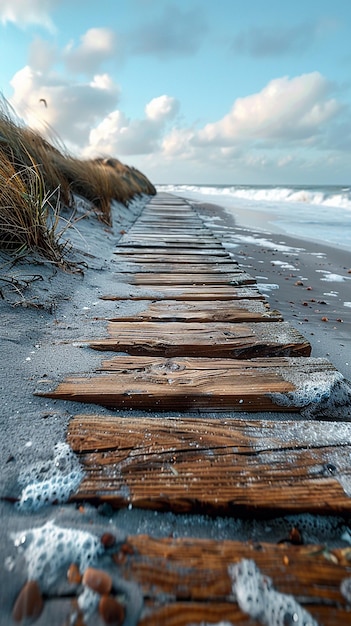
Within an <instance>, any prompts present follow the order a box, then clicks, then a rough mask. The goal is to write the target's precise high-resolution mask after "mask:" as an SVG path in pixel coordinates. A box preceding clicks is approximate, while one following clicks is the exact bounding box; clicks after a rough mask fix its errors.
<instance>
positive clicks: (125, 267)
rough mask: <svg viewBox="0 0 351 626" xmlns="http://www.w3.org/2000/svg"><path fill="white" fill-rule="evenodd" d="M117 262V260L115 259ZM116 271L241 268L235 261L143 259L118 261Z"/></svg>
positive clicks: (216, 271) (181, 271) (194, 271)
mask: <svg viewBox="0 0 351 626" xmlns="http://www.w3.org/2000/svg"><path fill="white" fill-rule="evenodd" d="M115 263H117V264H118V261H115ZM117 271H118V272H121V273H122V272H125V273H135V274H138V273H143V274H147V273H148V274H152V273H153V274H156V273H161V274H221V273H226V272H228V273H234V274H237V273H240V272H242V271H243V270H242V269H241V268H240V266H239V264H238V263H237V262H236V261H229V262H228V261H226V262H222V263H204V262H202V263H197V262H196V261H195V262H193V263H186V264H185V263H178V262H177V261H176V260H174V261H171V262H169V261H168V262H162V261H159V262H158V263H155V262H154V261H152V262H149V261H145V262H143V263H139V262H133V261H129V260H128V261H126V260H125V259H124V260H123V261H121V262H120V267H118V268H117Z"/></svg>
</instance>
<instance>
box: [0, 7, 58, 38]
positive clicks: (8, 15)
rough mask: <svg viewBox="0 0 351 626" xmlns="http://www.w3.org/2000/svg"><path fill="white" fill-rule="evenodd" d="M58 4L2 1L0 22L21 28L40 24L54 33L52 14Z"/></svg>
mask: <svg viewBox="0 0 351 626" xmlns="http://www.w3.org/2000/svg"><path fill="white" fill-rule="evenodd" d="M58 3H59V0H0V20H1V22H2V23H3V24H6V23H7V22H12V23H14V24H17V25H18V26H21V27H23V26H26V25H27V24H39V25H40V26H43V27H44V28H47V29H48V30H51V31H52V30H54V25H53V22H52V20H51V17H50V12H51V10H52V9H53V8H54V7H55V6H56V5H57V4H58Z"/></svg>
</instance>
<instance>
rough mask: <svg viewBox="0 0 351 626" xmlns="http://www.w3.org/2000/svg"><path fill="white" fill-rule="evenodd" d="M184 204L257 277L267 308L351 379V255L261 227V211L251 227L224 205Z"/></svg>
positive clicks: (316, 354)
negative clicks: (201, 219) (196, 213)
mask: <svg viewBox="0 0 351 626" xmlns="http://www.w3.org/2000/svg"><path fill="white" fill-rule="evenodd" d="M189 202H191V203H193V204H194V206H195V207H196V208H197V210H198V212H199V213H200V214H201V215H203V216H204V217H205V220H206V219H207V220H208V223H209V224H210V225H211V228H213V231H214V233H217V234H218V236H219V237H220V238H223V243H224V246H225V247H226V248H227V250H228V251H229V252H231V253H232V254H233V256H234V258H235V259H236V260H237V261H238V263H239V265H240V266H241V267H243V268H244V269H245V270H246V271H247V272H248V273H249V274H251V275H252V276H254V277H255V278H256V279H257V283H258V285H259V289H260V290H261V291H262V293H263V294H264V295H265V296H266V297H267V299H268V301H269V303H270V305H271V308H273V309H278V310H279V311H280V312H281V313H282V315H283V317H284V319H285V321H288V322H291V323H292V324H293V325H294V326H295V327H296V328H298V329H299V330H300V332H302V334H304V335H305V336H306V338H307V339H308V340H309V341H310V343H311V345H312V356H315V357H326V358H328V359H329V360H330V361H331V362H332V363H333V365H335V366H336V367H337V369H338V370H339V371H340V372H341V373H342V375H343V376H344V377H345V378H347V379H349V380H350V379H351V273H350V269H351V266H350V262H351V260H350V254H349V253H348V252H347V251H346V250H344V249H342V248H339V249H338V248H334V247H332V246H330V245H324V244H321V243H316V242H313V241H310V240H305V239H304V240H301V239H298V238H296V237H292V236H289V235H285V234H281V233H276V232H270V231H269V230H267V228H265V229H264V230H261V229H260V227H259V225H260V223H262V222H261V220H262V216H263V215H264V214H262V213H261V212H260V213H259V214H258V217H259V218H260V219H259V220H258V225H257V227H256V228H257V229H255V228H254V227H253V226H243V225H239V224H238V223H237V220H236V217H235V215H234V213H233V211H231V210H229V209H226V208H225V207H223V206H219V205H216V204H212V203H207V202H200V201H194V200H189ZM250 213H251V214H252V213H253V212H252V211H251V212H250ZM250 221H251V220H250ZM347 302H348V303H349V306H346V305H345V304H344V303H347ZM341 320H342V321H341Z"/></svg>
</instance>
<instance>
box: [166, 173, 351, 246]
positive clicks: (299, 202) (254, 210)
mask: <svg viewBox="0 0 351 626" xmlns="http://www.w3.org/2000/svg"><path fill="white" fill-rule="evenodd" d="M157 190H158V191H164V192H168V193H173V194H175V195H177V196H181V197H184V198H187V199H189V200H196V201H199V202H210V203H212V204H217V205H219V206H222V207H224V208H225V209H226V210H227V211H230V212H231V213H233V215H234V216H235V218H236V221H237V223H238V225H240V226H244V227H245V226H247V227H250V228H256V229H257V230H263V231H266V232H275V233H282V234H284V233H285V234H287V235H291V236H293V237H297V238H300V239H305V240H308V241H314V242H322V243H324V244H326V245H330V246H333V247H340V248H343V249H345V250H348V251H350V252H351V187H347V186H337V185H333V186H331V185H326V186H322V185H321V186H298V185H293V186H283V185H278V186H275V185H195V184H194V185H182V184H177V185H171V184H169V185H157Z"/></svg>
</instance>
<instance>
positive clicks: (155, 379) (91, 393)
mask: <svg viewBox="0 0 351 626" xmlns="http://www.w3.org/2000/svg"><path fill="white" fill-rule="evenodd" d="M319 377H322V380H323V384H324V385H325V388H326V389H327V388H328V381H329V383H330V394H331V393H332V389H333V384H334V382H335V368H333V367H332V366H331V365H330V363H329V362H328V361H325V360H321V359H311V358H304V357H299V358H298V359H295V358H294V359H289V358H285V359H283V358H281V359H279V358H278V359H277V358H272V359H268V358H264V359H253V360H251V361H245V360H242V361H238V360H234V359H192V358H186V359H185V358H177V359H160V358H157V357H155V356H154V357H152V358H150V357H149V358H147V357H132V356H130V357H128V356H118V357H116V358H115V359H110V360H108V361H104V362H103V364H102V366H101V374H100V375H96V374H89V375H85V376H84V375H83V376H74V377H68V378H66V379H65V380H64V381H63V382H61V383H60V384H59V385H58V386H56V387H53V388H52V381H50V380H48V381H43V382H42V383H41V384H40V385H39V388H38V389H37V391H36V393H37V394H38V395H43V396H46V397H50V398H61V399H65V400H74V401H77V402H86V403H94V404H101V405H103V406H110V407H114V408H119V409H135V408H138V409H143V410H165V411H187V410H195V409H201V410H203V411H206V410H209V411H211V410H217V411H222V410H223V411H228V410H231V411H241V412H242V411H250V412H259V411H288V412H294V411H295V412H298V411H300V410H301V405H302V408H303V406H306V405H308V402H312V403H313V404H314V406H315V410H316V413H318V408H319V402H320V400H318V398H317V397H316V398H315V397H314V396H313V395H312V396H311V395H310V396H309V399H308V402H306V401H305V404H304V403H303V402H302V403H301V397H300V396H301V393H300V392H301V391H302V399H303V400H304V394H303V387H302V389H301V387H300V386H299V385H301V384H302V383H303V382H304V381H305V380H307V381H308V380H310V381H318V378H319ZM292 379H295V380H296V381H298V382H296V383H293V382H290V381H291V380H292ZM301 381H302V382H301ZM296 391H298V393H293V394H291V393H290V392H296ZM317 391H318V385H317ZM287 394H289V395H288V396H287Z"/></svg>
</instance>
